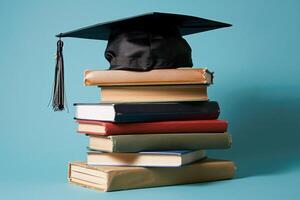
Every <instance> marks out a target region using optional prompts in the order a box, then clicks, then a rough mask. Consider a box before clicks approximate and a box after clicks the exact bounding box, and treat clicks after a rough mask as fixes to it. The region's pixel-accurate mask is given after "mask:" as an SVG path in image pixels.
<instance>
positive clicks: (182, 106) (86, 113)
mask: <svg viewBox="0 0 300 200" xmlns="http://www.w3.org/2000/svg"><path fill="white" fill-rule="evenodd" d="M74 105H75V107H76V115H75V119H83V120H99V121H110V122H147V121H169V120H194V119H217V118H218V116H219V113H220V109H219V105H218V103H217V102H215V101H193V102H160V103H96V104H74Z"/></svg>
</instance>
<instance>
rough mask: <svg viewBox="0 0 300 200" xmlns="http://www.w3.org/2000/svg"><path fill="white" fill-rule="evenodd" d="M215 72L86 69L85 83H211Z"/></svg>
mask: <svg viewBox="0 0 300 200" xmlns="http://www.w3.org/2000/svg"><path fill="white" fill-rule="evenodd" d="M212 81H213V74H212V73H211V72H209V71H208V70H207V69H195V68H178V69H157V70H151V71H147V72H136V71H126V70H86V71H85V72H84V83H85V85H88V86H89V85H96V86H114V85H181V84H205V85H208V84H211V83H212Z"/></svg>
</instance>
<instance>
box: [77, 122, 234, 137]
mask: <svg viewBox="0 0 300 200" xmlns="http://www.w3.org/2000/svg"><path fill="white" fill-rule="evenodd" d="M76 122H77V123H78V129H77V131H78V132H79V133H84V134H91V135H123V134H155V133H223V132H226V131H227V127H228V122H227V121H225V120H184V121H159V122H139V123H112V122H105V121H94V120H77V121H76Z"/></svg>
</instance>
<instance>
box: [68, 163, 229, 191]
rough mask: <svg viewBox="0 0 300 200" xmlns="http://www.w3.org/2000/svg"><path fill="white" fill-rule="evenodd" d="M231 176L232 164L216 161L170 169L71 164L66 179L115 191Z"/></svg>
mask: <svg viewBox="0 0 300 200" xmlns="http://www.w3.org/2000/svg"><path fill="white" fill-rule="evenodd" d="M234 173H235V165H234V163H233V162H231V161H227V160H216V159H205V160H201V161H199V162H196V163H193V164H190V165H184V166H182V167H171V168H170V167H163V168H153V167H152V168H145V167H117V166H115V167H114V166H91V165H87V164H86V163H85V162H72V163H70V164H69V174H68V179H69V181H70V183H74V184H78V185H81V186H83V187H87V188H92V189H96V190H101V191H115V190H126V189H134V188H147V187H157V186H167V185H178V184H189V183H199V182H207V181H217V180H224V179H231V178H233V176H234ZM199 187H201V186H199Z"/></svg>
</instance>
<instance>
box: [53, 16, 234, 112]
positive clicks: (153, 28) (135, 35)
mask: <svg viewBox="0 0 300 200" xmlns="http://www.w3.org/2000/svg"><path fill="white" fill-rule="evenodd" d="M229 26H231V25H230V24H226V23H222V22H217V21H212V20H208V19H204V18H199V17H194V16H187V15H179V14H171V13H158V12H152V13H147V14H143V15H138V16H134V17H130V18H124V19H120V20H115V21H110V22H105V23H100V24H95V25H92V26H88V27H84V28H80V29H76V30H73V31H69V32H65V33H60V34H57V35H56V37H59V40H58V42H57V57H56V58H57V59H56V68H55V78H54V89H53V95H52V107H53V109H54V110H55V111H59V110H63V109H64V99H65V97H64V69H63V68H64V64H63V55H62V50H63V42H62V40H61V38H63V37H75V38H85V39H94V40H107V41H108V43H107V47H106V50H105V53H104V56H105V58H106V59H107V60H108V62H109V63H110V68H109V70H131V71H149V70H152V69H167V68H178V67H192V66H193V62H192V57H191V47H190V46H189V44H188V43H187V42H186V40H185V39H184V38H183V37H182V36H184V35H189V34H194V33H199V32H204V31H209V30H213V29H218V28H223V27H229Z"/></svg>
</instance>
